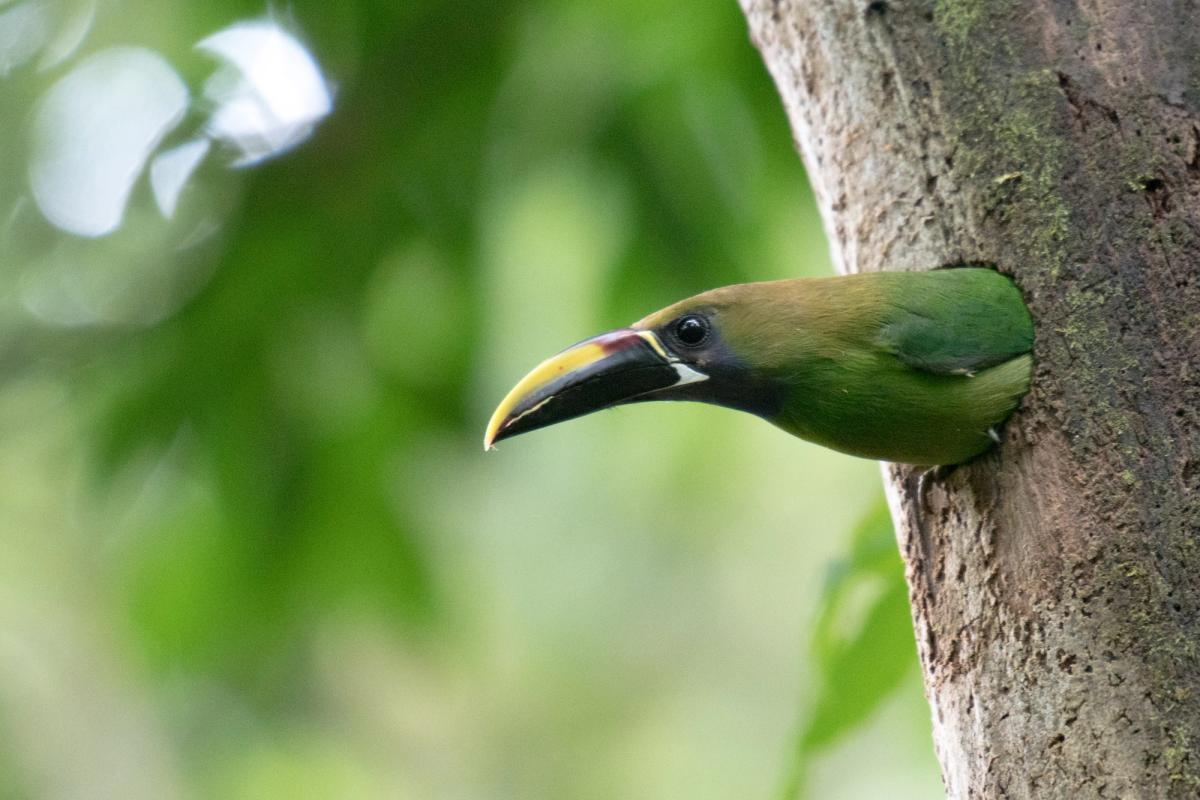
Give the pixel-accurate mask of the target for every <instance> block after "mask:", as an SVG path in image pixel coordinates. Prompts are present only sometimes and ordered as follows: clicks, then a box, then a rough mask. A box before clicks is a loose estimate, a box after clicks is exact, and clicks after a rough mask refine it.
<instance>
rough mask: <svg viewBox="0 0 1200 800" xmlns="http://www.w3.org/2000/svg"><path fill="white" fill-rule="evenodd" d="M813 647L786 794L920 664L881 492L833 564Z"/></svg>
mask: <svg viewBox="0 0 1200 800" xmlns="http://www.w3.org/2000/svg"><path fill="white" fill-rule="evenodd" d="M811 653H812V656H813V660H814V661H815V662H816V665H817V679H816V681H815V687H814V694H813V695H812V696H811V698H809V700H808V702H807V703H806V705H807V707H808V712H807V714H806V716H805V718H804V720H803V722H802V724H801V725H800V728H799V731H798V734H797V738H796V747H795V759H794V762H793V763H792V765H791V771H790V774H789V776H788V780H787V781H786V783H785V786H784V790H783V792H782V793H781V796H782V797H783V798H796V797H800V796H802V794H803V790H804V783H805V776H806V774H807V772H808V768H809V766H810V763H811V760H812V758H813V757H814V756H815V755H816V754H817V753H819V752H821V751H822V750H825V749H826V748H828V747H830V746H831V745H833V744H835V743H836V742H837V741H838V740H840V739H841V738H843V737H844V736H845V735H846V734H848V733H850V732H851V731H852V730H854V729H855V728H856V727H858V726H859V725H861V724H862V723H864V722H865V721H867V720H868V719H869V718H870V716H871V715H872V714H873V713H874V712H875V711H876V710H877V709H878V708H879V707H880V706H881V705H882V704H883V702H884V701H885V700H886V699H887V698H888V697H889V696H890V695H891V694H892V692H893V691H895V689H896V688H897V687H898V686H899V685H900V683H901V681H902V679H903V678H904V676H905V674H906V673H907V672H908V670H909V669H911V668H912V666H913V665H914V664H916V663H917V660H916V644H915V641H914V638H913V631H912V620H911V617H910V615H909V606H908V587H907V585H906V584H905V582H904V566H903V563H902V562H901V560H900V555H899V553H898V551H897V549H896V540H895V535H894V533H893V529H892V521H891V517H890V516H889V514H888V509H887V505H886V503H885V502H884V500H883V497H882V495H881V496H880V497H879V499H878V500H877V501H876V503H875V504H874V505H873V506H872V507H871V509H870V510H869V511H868V513H867V514H866V516H865V517H864V518H863V520H862V521H861V522H860V523H859V525H858V527H857V528H856V529H855V532H854V535H853V537H852V539H851V546H850V552H849V554H848V555H847V556H846V557H845V558H843V559H840V560H839V561H836V562H834V563H833V564H832V565H831V566H830V569H829V573H828V575H827V577H826V582H825V587H824V590H823V592H822V597H821V601H820V608H819V611H818V617H817V622H816V625H815V629H814V632H813V639H812V643H811Z"/></svg>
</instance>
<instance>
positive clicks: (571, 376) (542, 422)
mask: <svg viewBox="0 0 1200 800" xmlns="http://www.w3.org/2000/svg"><path fill="white" fill-rule="evenodd" d="M707 378H708V376H707V375H705V374H704V373H702V372H698V371H696V370H695V369H693V368H692V367H690V366H688V365H686V364H684V363H682V362H681V361H680V360H679V359H678V358H676V357H675V356H674V355H673V354H672V353H671V352H670V351H668V350H667V348H666V347H664V346H663V343H662V341H660V340H659V338H658V336H656V335H655V334H654V333H653V332H652V331H643V330H635V329H633V328H622V329H620V330H616V331H611V332H610V333H603V334H601V335H599V336H596V337H594V338H592V339H586V340H584V341H582V342H580V343H579V344H577V345H574V346H572V347H568V348H567V349H566V350H564V351H562V352H561V353H559V354H558V355H556V356H551V357H550V358H548V359H546V360H545V361H543V362H542V363H541V364H539V365H538V366H536V367H534V369H533V371H532V372H530V373H529V374H528V375H526V376H525V377H524V378H522V379H521V381H520V383H518V384H517V385H516V386H514V387H513V389H512V391H510V392H509V393H508V396H507V397H505V398H504V400H502V401H501V402H500V405H499V406H498V407H497V408H496V411H495V413H493V414H492V419H491V421H490V422H488V426H487V432H486V433H484V435H483V449H484V450H488V449H491V447H492V446H493V445H494V444H495V443H496V442H498V441H500V440H501V439H507V438H508V437H510V436H516V435H517V434H518V433H525V432H526V431H532V430H537V429H538V428H544V427H546V426H547V425H553V424H554V423H556V422H563V421H565V420H568V419H574V418H575V417H579V416H583V415H584V414H590V413H591V412H593V411H599V410H600V409H602V408H609V407H611V406H615V405H620V404H621V403H627V402H629V401H631V400H636V399H639V398H643V397H644V396H645V395H647V394H649V393H651V392H656V391H658V390H660V389H666V388H668V387H671V386H679V385H683V384H687V383H695V382H697V381H702V380H706V379H707Z"/></svg>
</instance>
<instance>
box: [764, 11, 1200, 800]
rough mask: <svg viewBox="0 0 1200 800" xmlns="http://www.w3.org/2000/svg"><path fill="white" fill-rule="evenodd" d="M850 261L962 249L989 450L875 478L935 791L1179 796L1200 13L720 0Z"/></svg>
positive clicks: (1194, 439) (1190, 739)
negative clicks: (1006, 402)
mask: <svg viewBox="0 0 1200 800" xmlns="http://www.w3.org/2000/svg"><path fill="white" fill-rule="evenodd" d="M742 2H743V6H744V8H745V11H746V15H747V17H748V19H749V22H750V28H751V33H752V36H753V39H754V41H755V42H756V44H757V45H758V47H759V48H760V50H761V51H762V53H763V56H764V58H765V59H766V62H767V65H768V67H769V69H770V71H771V73H772V75H773V76H774V78H775V81H776V83H777V85H778V87H779V90H780V92H781V94H782V95H783V99H784V104H785V106H786V108H787V111H788V114H789V116H790V118H791V121H792V126H793V130H794V132H795V136H796V139H797V141H798V143H799V146H800V149H801V151H802V153H803V155H804V160H805V162H806V163H807V165H808V170H809V174H810V176H811V179H812V182H813V186H814V189H815V191H816V194H817V198H818V202H819V204H820V206H821V208H822V213H823V215H824V218H825V224H826V228H827V231H828V233H829V238H830V241H831V245H832V248H833V251H834V259H835V263H837V264H839V267H840V268H842V269H844V270H849V271H868V270H878V269H928V268H931V267H935V266H939V265H945V264H951V263H959V262H985V263H989V264H994V265H996V266H997V267H998V268H999V269H1000V270H1001V271H1002V272H1005V273H1008V274H1011V275H1012V276H1013V277H1014V278H1015V280H1016V281H1017V283H1018V285H1019V286H1020V287H1021V288H1022V290H1023V291H1024V292H1025V295H1026V298H1027V300H1028V302H1029V305H1030V308H1031V310H1032V312H1033V317H1034V319H1035V321H1036V325H1037V342H1036V346H1035V352H1034V355H1035V360H1036V367H1035V376H1034V388H1033V390H1032V392H1031V393H1030V395H1029V396H1028V397H1027V398H1026V399H1025V401H1024V403H1023V405H1022V408H1021V410H1020V411H1019V412H1018V413H1017V415H1016V416H1015V417H1014V419H1013V420H1012V421H1011V422H1010V423H1009V424H1008V425H1007V426H1006V430H1005V432H1004V437H1003V438H1004V441H1003V442H1002V444H1001V445H1000V446H999V448H998V449H997V450H996V451H994V452H993V453H991V454H988V455H986V456H984V457H982V458H980V459H978V460H976V461H975V462H973V463H971V464H968V465H966V466H964V467H961V468H959V469H957V470H956V471H954V472H952V473H951V474H950V475H949V476H947V477H945V478H944V479H940V480H938V479H933V480H931V481H930V482H929V484H928V485H927V486H926V487H925V489H926V490H925V498H924V500H923V501H922V500H920V499H919V498H918V497H917V493H916V491H915V488H914V487H915V485H916V476H915V474H914V470H912V469H909V468H905V467H897V466H889V467H887V468H886V474H887V480H888V483H889V484H890V492H891V495H892V497H893V499H894V501H895V502H894V503H893V511H894V515H895V518H896V522H897V529H898V538H899V541H900V547H901V550H902V552H903V555H904V558H905V561H906V564H907V577H908V582H909V587H910V599H911V601H912V611H913V621H914V624H915V627H916V632H917V639H918V643H919V649H920V655H921V662H922V666H923V670H924V676H925V689H926V694H927V696H928V699H929V703H930V705H931V707H932V709H933V718H934V738H935V746H936V749H937V753H938V758H939V759H940V761H941V764H942V774H943V779H944V781H945V784H946V790H947V793H948V794H949V796H951V797H955V798H983V797H988V798H991V797H1038V798H1047V797H1050V798H1052V797H1111V798H1130V797H1139V798H1140V797H1147V798H1153V797H1200V575H1198V574H1197V573H1198V571H1200V433H1198V429H1200V3H1198V2H1196V0H1139V1H1138V2H1133V1H1132V0H1078V1H1077V2H1068V1H1067V0H1039V1H1038V2H1019V1H1018V0H994V1H990V0H938V1H937V2H934V1H933V0H922V1H914V2H905V1H904V0H895V2H884V1H883V0H875V2H868V1H867V0H742Z"/></svg>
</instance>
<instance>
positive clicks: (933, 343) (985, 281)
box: [483, 267, 1033, 466]
mask: <svg viewBox="0 0 1200 800" xmlns="http://www.w3.org/2000/svg"><path fill="white" fill-rule="evenodd" d="M1032 346H1033V323H1032V321H1031V320H1030V317H1029V312H1028V310H1027V309H1026V307H1025V303H1024V301H1023V300H1022V299H1021V294H1020V292H1019V291H1018V290H1017V288H1016V287H1015V286H1014V285H1013V283H1012V281H1010V280H1009V279H1008V278H1006V277H1005V276H1003V275H1001V274H1000V273H998V272H995V271H993V270H990V269H983V268H976V267H959V268H949V269H938V270H933V271H929V272H876V273H869V274H859V275H846V276H842V277H831V278H799V279H795V280H783V281H770V282H766V283H747V284H739V285H736V286H726V287H724V288H721V289H714V290H712V291H710V292H705V293H703V294H699V295H696V296H695V297H692V298H689V299H687V300H683V301H681V302H679V303H676V304H675V305H672V306H669V307H667V308H665V309H663V310H662V311H658V312H655V313H653V314H651V315H650V316H648V317H646V318H645V319H643V320H641V321H640V322H636V323H634V324H633V325H632V326H631V327H629V328H622V329H619V330H615V331H611V332H609V333H604V334H601V335H599V336H596V337H594V338H592V339H586V340H584V341H582V342H580V343H579V344H576V345H574V346H572V347H569V348H567V349H566V350H564V351H563V352H561V353H559V354H558V355H556V356H553V357H551V358H549V359H547V360H546V361H544V362H543V363H542V364H541V365H539V366H538V367H536V368H535V369H534V370H533V371H532V372H530V373H529V374H528V375H526V376H525V378H524V379H522V380H521V382H520V383H518V384H517V385H516V387H514V388H513V390H512V391H511V392H509V394H508V396H507V397H505V398H504V400H503V401H502V402H501V403H500V406H499V408H497V409H496V412H495V414H493V415H492V419H491V422H490V423H488V427H487V433H486V434H485V435H484V440H483V444H484V448H485V449H486V448H490V447H491V446H492V445H493V444H495V443H496V442H498V441H500V440H501V439H506V438H508V437H510V436H515V435H516V434H518V433H525V432H526V431H531V430H534V429H536V428H542V427H545V426H546V425H552V424H554V423H556V422H562V421H563V420H567V419H571V418H573V417H578V416H581V415H583V414H587V413H590V412H592V411H598V410H600V409H603V408H610V407H612V406H616V405H620V404H623V403H631V402H639V401H643V400H696V401H700V402H704V403H715V404H716V405H721V406H727V407H729V408H735V409H740V410H742V411H749V412H750V413H752V414H757V415H758V416H760V417H763V418H764V419H766V420H768V421H770V422H772V423H774V424H775V425H777V426H779V427H780V428H782V429H784V430H785V431H787V432H789V433H792V434H795V435H796V436H799V437H801V438H802V439H808V440H809V441H813V442H816V443H818V444H822V445H825V446H826V447H831V448H833V449H834V450H840V451H842V452H844V453H850V454H851V455H856V456H863V457H865V458H874V459H881V460H884V461H897V462H901V463H906V464H919V465H927V466H933V465H942V464H957V463H959V462H962V461H966V460H967V459H969V458H971V457H973V456H975V455H978V454H979V453H981V452H983V451H984V450H986V449H987V448H988V447H989V446H990V445H991V444H992V440H993V439H995V438H997V436H996V433H995V426H997V425H999V424H1000V423H1002V422H1003V421H1004V420H1005V419H1007V418H1008V416H1009V414H1011V413H1012V411H1013V409H1014V408H1016V405H1017V402H1018V401H1019V400H1020V399H1021V396H1022V395H1024V394H1025V392H1026V391H1027V390H1028V388H1029V377H1030V371H1031V366H1032V358H1031V356H1030V350H1031V348H1032Z"/></svg>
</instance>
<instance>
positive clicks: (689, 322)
mask: <svg viewBox="0 0 1200 800" xmlns="http://www.w3.org/2000/svg"><path fill="white" fill-rule="evenodd" d="M675 338H677V339H679V341H680V342H682V343H683V344H685V345H687V346H688V347H695V346H697V345H699V344H702V343H703V342H704V340H705V339H707V338H708V320H706V319H705V318H704V317H701V316H698V315H696V314H689V315H688V316H686V317H684V318H683V319H681V320H679V321H678V322H676V323H675Z"/></svg>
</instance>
